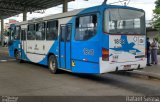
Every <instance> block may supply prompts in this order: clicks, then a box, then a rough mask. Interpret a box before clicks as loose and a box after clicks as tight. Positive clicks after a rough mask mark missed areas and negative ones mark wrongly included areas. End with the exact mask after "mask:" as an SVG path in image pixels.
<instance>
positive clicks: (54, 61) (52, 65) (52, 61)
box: [48, 55, 58, 74]
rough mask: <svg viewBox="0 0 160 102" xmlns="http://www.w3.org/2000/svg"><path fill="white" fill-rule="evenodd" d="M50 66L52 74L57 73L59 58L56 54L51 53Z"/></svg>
mask: <svg viewBox="0 0 160 102" xmlns="http://www.w3.org/2000/svg"><path fill="white" fill-rule="evenodd" d="M48 67H49V71H50V72H51V73H52V74H56V73H57V70H58V64H57V59H56V57H55V56H54V55H50V56H49V58H48Z"/></svg>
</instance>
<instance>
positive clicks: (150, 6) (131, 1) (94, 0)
mask: <svg viewBox="0 0 160 102" xmlns="http://www.w3.org/2000/svg"><path fill="white" fill-rule="evenodd" d="M103 1H104V0H75V1H72V2H69V3H68V10H69V11H71V10H74V9H80V8H87V7H91V6H96V5H101V4H102V2H103ZM119 1H123V0H108V2H107V3H108V4H110V3H114V5H124V2H119ZM155 1H156V0H128V1H127V0H126V4H128V6H131V7H135V8H140V9H143V10H145V12H146V20H151V19H152V18H153V10H154V9H155ZM115 2H117V3H115ZM61 12H62V5H59V6H56V7H52V8H49V9H47V10H45V13H44V14H40V13H32V14H31V13H28V14H27V16H28V17H27V20H30V19H33V18H40V17H44V16H47V15H51V14H56V13H61ZM22 17H23V16H22V14H19V15H16V16H13V17H10V18H8V19H16V20H18V21H20V22H21V21H22ZM8 19H5V21H4V22H5V23H7V22H8Z"/></svg>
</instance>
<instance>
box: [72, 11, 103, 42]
mask: <svg viewBox="0 0 160 102" xmlns="http://www.w3.org/2000/svg"><path fill="white" fill-rule="evenodd" d="M99 13H100V12H91V13H86V14H81V15H77V16H76V17H75V21H74V23H75V26H74V27H75V32H74V41H87V40H90V39H92V38H93V37H95V36H96V35H97V33H98V26H99V22H100V21H99V18H98V17H99ZM93 15H96V17H97V26H96V27H95V28H96V32H95V34H94V36H92V37H90V38H89V39H86V40H76V38H75V37H76V20H77V18H80V17H85V16H93Z"/></svg>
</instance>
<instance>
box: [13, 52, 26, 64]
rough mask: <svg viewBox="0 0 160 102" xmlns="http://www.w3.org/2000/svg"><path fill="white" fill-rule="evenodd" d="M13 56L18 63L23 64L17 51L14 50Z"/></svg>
mask: <svg viewBox="0 0 160 102" xmlns="http://www.w3.org/2000/svg"><path fill="white" fill-rule="evenodd" d="M14 56H15V58H16V61H18V62H19V63H23V62H24V61H23V60H21V59H20V54H19V52H18V50H15V52H14Z"/></svg>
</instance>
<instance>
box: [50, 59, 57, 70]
mask: <svg viewBox="0 0 160 102" xmlns="http://www.w3.org/2000/svg"><path fill="white" fill-rule="evenodd" d="M55 67H56V63H55V61H54V60H53V59H52V60H51V61H50V68H51V69H52V70H54V69H55Z"/></svg>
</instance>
